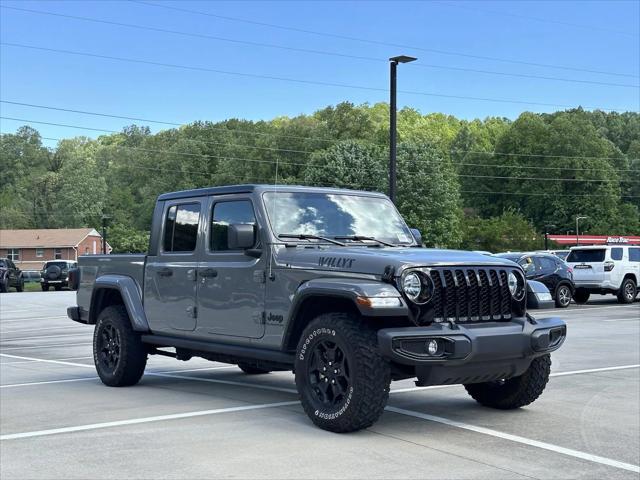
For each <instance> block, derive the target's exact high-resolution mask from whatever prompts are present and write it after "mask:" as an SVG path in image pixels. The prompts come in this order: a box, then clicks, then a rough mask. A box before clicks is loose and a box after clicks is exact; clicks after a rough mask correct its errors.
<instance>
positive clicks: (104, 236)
mask: <svg viewBox="0 0 640 480" xmlns="http://www.w3.org/2000/svg"><path fill="white" fill-rule="evenodd" d="M109 220H111V217H110V216H109V215H103V216H102V254H103V255H105V254H106V253H107V224H108V223H109Z"/></svg>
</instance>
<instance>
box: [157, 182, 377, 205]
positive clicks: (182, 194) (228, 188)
mask: <svg viewBox="0 0 640 480" xmlns="http://www.w3.org/2000/svg"><path fill="white" fill-rule="evenodd" d="M276 191H277V192H311V193H325V192H326V193H336V194H345V195H365V196H371V197H381V198H386V195H385V194H383V193H380V192H368V191H365V190H350V189H347V188H332V187H308V186H303V185H265V184H246V185H224V186H219V187H205V188H196V189H193V190H182V191H178V192H169V193H163V194H161V195H160V196H158V200H159V201H162V200H175V199H179V198H189V197H203V196H206V195H232V194H237V193H257V194H260V193H263V192H276Z"/></svg>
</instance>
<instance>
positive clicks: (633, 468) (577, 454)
mask: <svg viewBox="0 0 640 480" xmlns="http://www.w3.org/2000/svg"><path fill="white" fill-rule="evenodd" d="M385 410H387V411H389V412H393V413H399V414H400V415H407V416H410V417H415V418H421V419H423V420H429V421H431V422H436V423H442V424H444V425H448V426H451V427H456V428H461V429H463V430H469V431H472V432H476V433H481V434H483V435H490V436H492V437H496V438H501V439H504V440H509V441H510V442H515V443H520V444H523V445H529V446H531V447H536V448H541V449H543V450H549V451H551V452H555V453H559V454H562V455H568V456H570V457H574V458H579V459H581V460H587V461H589V462H593V463H599V464H601V465H607V466H609V467H614V468H619V469H622V470H627V471H630V472H635V473H640V466H638V465H632V464H630V463H625V462H619V461H618V460H613V459H611V458H606V457H600V456H598V455H592V454H590V453H586V452H581V451H579V450H573V449H571V448H565V447H561V446H559V445H553V444H551V443H546V442H540V441H538V440H532V439H530V438H525V437H520V436H518V435H511V434H510V433H504V432H499V431H497V430H492V429H490V428H485V427H478V426H476V425H470V424H468V423H462V422H458V421H456V420H450V419H448V418H444V417H437V416H435V415H429V414H427V413H422V412H414V411H413V410H405V409H403V408H396V407H386V409H385Z"/></svg>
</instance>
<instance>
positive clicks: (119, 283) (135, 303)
mask: <svg viewBox="0 0 640 480" xmlns="http://www.w3.org/2000/svg"><path fill="white" fill-rule="evenodd" d="M104 290H116V291H118V292H119V293H120V297H121V298H122V303H123V304H124V306H125V308H126V309H127V314H128V315H129V319H130V320H131V327H132V328H133V330H134V331H136V332H149V330H150V329H149V322H148V321H147V316H146V315H145V313H144V306H143V304H142V293H141V291H140V287H139V285H138V283H137V282H136V281H135V280H134V279H133V278H131V277H129V276H127V275H114V274H108V275H102V276H100V277H98V278H97V279H96V282H95V284H94V286H93V292H92V294H91V304H90V305H91V307H90V308H89V312H90V314H89V323H92V324H95V323H96V320H97V316H98V315H97V308H96V307H97V306H98V302H99V301H100V300H101V297H102V293H101V292H104Z"/></svg>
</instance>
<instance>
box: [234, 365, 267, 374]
mask: <svg viewBox="0 0 640 480" xmlns="http://www.w3.org/2000/svg"><path fill="white" fill-rule="evenodd" d="M238 368H239V369H240V370H242V371H243V372H244V373H246V374H247V375H262V374H264V373H271V370H265V369H264V368H258V367H254V366H253V365H251V364H250V363H239V364H238Z"/></svg>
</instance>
